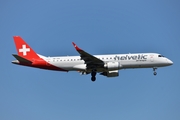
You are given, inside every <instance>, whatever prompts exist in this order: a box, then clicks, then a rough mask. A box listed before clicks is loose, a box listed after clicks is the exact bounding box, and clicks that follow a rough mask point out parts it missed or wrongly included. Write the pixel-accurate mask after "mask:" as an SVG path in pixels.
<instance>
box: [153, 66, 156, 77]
mask: <svg viewBox="0 0 180 120" xmlns="http://www.w3.org/2000/svg"><path fill="white" fill-rule="evenodd" d="M156 69H157V68H156V67H154V68H153V71H154V73H153V74H154V75H157V72H156Z"/></svg>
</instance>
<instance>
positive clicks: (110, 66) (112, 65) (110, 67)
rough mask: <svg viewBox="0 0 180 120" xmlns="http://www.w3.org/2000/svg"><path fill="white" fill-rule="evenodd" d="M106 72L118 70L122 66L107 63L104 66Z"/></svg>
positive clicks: (117, 63)
mask: <svg viewBox="0 0 180 120" xmlns="http://www.w3.org/2000/svg"><path fill="white" fill-rule="evenodd" d="M104 67H105V68H106V69H107V70H119V69H120V68H121V67H122V65H121V64H120V63H119V62H108V63H106V64H105V65H104Z"/></svg>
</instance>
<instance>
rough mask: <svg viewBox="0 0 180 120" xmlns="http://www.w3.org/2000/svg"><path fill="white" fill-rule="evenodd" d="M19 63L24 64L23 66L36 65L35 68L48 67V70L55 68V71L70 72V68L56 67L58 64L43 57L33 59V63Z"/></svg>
mask: <svg viewBox="0 0 180 120" xmlns="http://www.w3.org/2000/svg"><path fill="white" fill-rule="evenodd" d="M18 65H23V66H28V67H35V68H40V69H46V70H55V71H64V72H68V70H64V69H62V68H59V67H56V66H54V65H52V64H50V63H48V62H46V61H45V60H43V59H42V58H40V59H34V60H32V64H28V63H21V62H20V63H19V64H18Z"/></svg>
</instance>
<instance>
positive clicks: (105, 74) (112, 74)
mask: <svg viewBox="0 0 180 120" xmlns="http://www.w3.org/2000/svg"><path fill="white" fill-rule="evenodd" d="M100 75H104V76H106V77H117V76H119V71H118V70H113V71H108V72H103V73H100Z"/></svg>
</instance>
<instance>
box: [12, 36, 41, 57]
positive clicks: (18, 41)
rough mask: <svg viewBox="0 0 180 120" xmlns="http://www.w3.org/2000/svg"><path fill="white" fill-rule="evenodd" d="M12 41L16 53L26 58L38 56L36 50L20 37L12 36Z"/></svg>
mask: <svg viewBox="0 0 180 120" xmlns="http://www.w3.org/2000/svg"><path fill="white" fill-rule="evenodd" d="M14 42H15V45H16V50H17V52H18V55H19V56H21V57H22V58H26V59H28V60H31V59H33V58H34V59H36V58H39V56H38V55H37V54H36V52H35V51H34V50H33V49H32V48H31V47H30V46H29V45H28V44H27V43H26V42H25V41H24V40H23V39H22V38H21V37H20V36H14Z"/></svg>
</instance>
